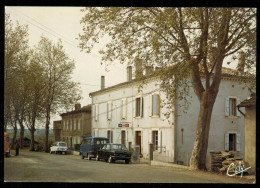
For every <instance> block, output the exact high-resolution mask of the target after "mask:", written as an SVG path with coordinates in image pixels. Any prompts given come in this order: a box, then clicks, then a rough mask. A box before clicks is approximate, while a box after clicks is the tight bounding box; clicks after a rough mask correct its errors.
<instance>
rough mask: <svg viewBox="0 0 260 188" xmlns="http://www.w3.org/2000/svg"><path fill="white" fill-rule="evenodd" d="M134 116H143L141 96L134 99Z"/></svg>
mask: <svg viewBox="0 0 260 188" xmlns="http://www.w3.org/2000/svg"><path fill="white" fill-rule="evenodd" d="M135 117H143V98H142V97H139V98H136V99H135Z"/></svg>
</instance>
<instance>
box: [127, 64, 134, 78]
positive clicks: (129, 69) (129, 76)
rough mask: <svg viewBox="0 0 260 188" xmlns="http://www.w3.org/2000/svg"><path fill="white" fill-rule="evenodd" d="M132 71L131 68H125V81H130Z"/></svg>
mask: <svg viewBox="0 0 260 188" xmlns="http://www.w3.org/2000/svg"><path fill="white" fill-rule="evenodd" d="M132 69H133V68H132V66H127V81H131V80H132V73H133V70H132Z"/></svg>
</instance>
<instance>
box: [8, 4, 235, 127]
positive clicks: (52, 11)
mask: <svg viewBox="0 0 260 188" xmlns="http://www.w3.org/2000/svg"><path fill="white" fill-rule="evenodd" d="M82 8H83V7H36V6H34V7H29V6H13V7H11V6H7V7H5V11H6V13H8V14H10V17H11V19H12V21H13V23H16V21H18V22H19V24H21V25H28V29H29V31H28V34H29V45H30V46H31V47H33V46H34V45H37V43H38V42H39V41H40V38H41V36H45V37H47V38H49V39H51V40H52V41H53V42H55V43H56V42H57V41H58V40H59V39H61V40H62V42H63V45H64V48H65V52H66V53H67V54H68V55H69V57H70V58H71V59H74V61H75V70H74V72H73V75H72V78H73V81H75V82H79V83H80V86H81V90H82V100H81V101H79V102H80V103H81V106H85V105H88V104H91V98H90V97H89V93H91V92H94V91H97V90H100V83H101V76H105V87H109V86H112V85H115V84H118V83H121V82H125V81H126V66H127V65H126V64H123V65H121V64H119V63H113V64H112V65H109V66H105V64H103V65H101V56H100V55H99V53H98V51H99V50H100V49H101V48H102V47H103V46H104V45H105V44H106V42H107V41H108V39H106V38H104V39H102V40H100V41H99V43H98V44H97V45H96V46H94V49H93V50H92V52H91V53H90V54H87V53H85V52H81V50H80V48H79V47H78V44H79V42H80V41H78V40H77V39H76V38H77V37H78V34H79V33H82V25H81V24H80V20H81V18H82V17H83V14H84V13H82V12H81V11H80V9H82ZM228 61H229V60H226V62H228ZM226 62H224V66H227V64H226ZM233 65H234V64H233ZM233 68H234V67H233ZM60 119H61V117H60V116H59V115H58V114H57V115H55V116H53V117H52V119H51V122H52V121H54V120H60Z"/></svg>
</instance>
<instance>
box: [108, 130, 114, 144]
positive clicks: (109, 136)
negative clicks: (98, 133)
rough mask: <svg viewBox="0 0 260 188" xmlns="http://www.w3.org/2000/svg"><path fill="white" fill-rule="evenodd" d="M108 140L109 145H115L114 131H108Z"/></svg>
mask: <svg viewBox="0 0 260 188" xmlns="http://www.w3.org/2000/svg"><path fill="white" fill-rule="evenodd" d="M107 138H108V139H109V143H113V131H107Z"/></svg>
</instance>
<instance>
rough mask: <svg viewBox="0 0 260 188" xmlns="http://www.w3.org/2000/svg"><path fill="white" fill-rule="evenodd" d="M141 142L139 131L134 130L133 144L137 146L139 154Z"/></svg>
mask: <svg viewBox="0 0 260 188" xmlns="http://www.w3.org/2000/svg"><path fill="white" fill-rule="evenodd" d="M141 143H142V136H141V131H136V132H135V145H138V146H139V151H140V155H141V147H142V145H141Z"/></svg>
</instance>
